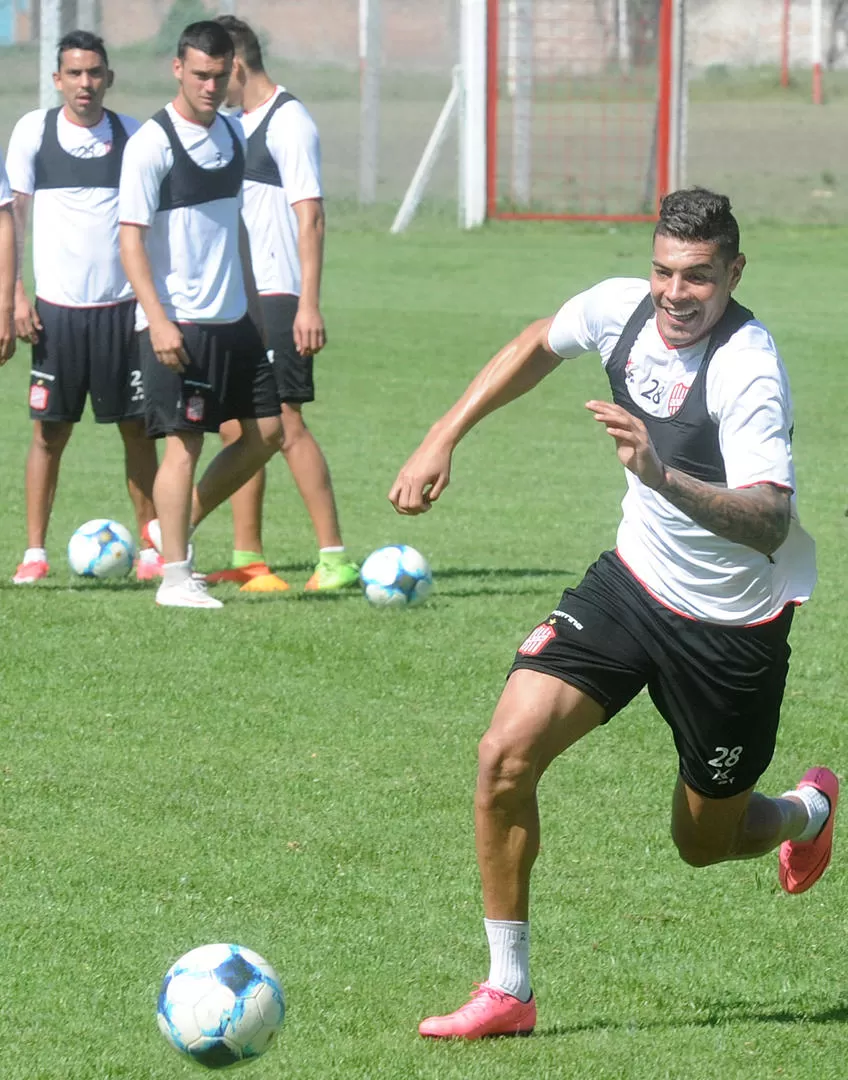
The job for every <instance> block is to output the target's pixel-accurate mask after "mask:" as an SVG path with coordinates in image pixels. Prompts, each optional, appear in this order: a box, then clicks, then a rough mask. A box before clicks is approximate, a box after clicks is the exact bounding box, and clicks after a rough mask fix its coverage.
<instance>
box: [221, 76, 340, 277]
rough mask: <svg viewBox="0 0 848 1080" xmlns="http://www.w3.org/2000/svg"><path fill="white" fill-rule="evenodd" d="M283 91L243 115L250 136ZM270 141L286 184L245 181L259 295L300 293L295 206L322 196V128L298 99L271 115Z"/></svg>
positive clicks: (247, 213) (245, 216) (272, 155)
mask: <svg viewBox="0 0 848 1080" xmlns="http://www.w3.org/2000/svg"><path fill="white" fill-rule="evenodd" d="M284 92H285V87H282V86H278V87H277V89H276V90H275V92H274V93H273V94H272V95H271V97H270V98H269V99H268V100H267V101H266V102H264V104H262V105H260V106H259V107H258V108H257V109H252V110H251V111H250V112H243V113H242V114H241V122H242V125H243V127H244V133H245V135H246V136H247V137H248V138H249V137H250V136H251V135H252V134H253V132H254V131H256V129H257V128H258V127H259V125H260V124H261V123H262V121H263V120H264V119H265V117H266V116H267V115H268V111H269V110H270V109H271V108H272V107H273V105H274V102H275V101H276V100H277V98H278V97H279V96H280V94H281V93H284ZM266 143H267V146H268V151H269V153H270V154H271V157H272V158H273V159H274V163H275V164H276V166H277V168H278V169H279V170H280V179H281V180H282V182H283V186H282V187H281V188H279V187H275V186H273V185H271V184H260V183H258V182H257V181H255V180H245V182H244V221H245V225H246V226H247V231H248V235H249V236H250V261H251V264H252V266H253V274H254V277H255V278H256V287H257V289H258V290H259V293H260V294H262V295H266V296H267V295H274V294H279V293H289V294H291V295H292V296H300V289H301V275H300V258H299V256H298V250H297V237H298V222H297V215H296V214H295V212H294V210H292V206H293V205H294V203H297V202H302V201H303V200H304V199H320V198H322V191H321V144H320V140H319V138H318V129H317V128H316V126H315V122H314V121H313V119H312V117H311V116H310V115H309V113H308V112H307V110H306V108H305V107H304V106H303V105H302V104H301V103H300V102H299V101H287V102H286V103H285V105H281V106H280V107H279V109H277V111H276V112H275V113H274V115H273V116H272V117H271V121H270V123H269V124H268V132H267V138H266Z"/></svg>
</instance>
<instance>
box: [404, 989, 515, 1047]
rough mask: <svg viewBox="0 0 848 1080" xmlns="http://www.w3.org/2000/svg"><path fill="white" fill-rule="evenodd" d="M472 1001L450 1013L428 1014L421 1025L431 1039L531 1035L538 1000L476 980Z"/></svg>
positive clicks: (424, 1032) (419, 1026) (425, 1034)
mask: <svg viewBox="0 0 848 1080" xmlns="http://www.w3.org/2000/svg"><path fill="white" fill-rule="evenodd" d="M475 986H476V987H477V989H476V990H474V991H472V994H471V1000H470V1001H467V1002H466V1003H465V1004H464V1005H462V1006H461V1007H460V1008H459V1009H457V1010H456V1012H452V1013H448V1015H447V1016H428V1017H427V1019H426V1020H422V1021H421V1023H420V1024H419V1025H418V1033H419V1035H423V1036H425V1038H430V1039H485V1038H489V1037H491V1036H495V1035H531V1034H532V1033H533V1028H534V1027H535V1026H536V999H535V998H534V997H531V998H530V1000H529V1001H519V1000H518V998H516V997H513V996H512V994H507V993H506V992H505V991H503V990H498V989H496V988H495V987H494V986H489V984H488V983H485V982H484V983H475Z"/></svg>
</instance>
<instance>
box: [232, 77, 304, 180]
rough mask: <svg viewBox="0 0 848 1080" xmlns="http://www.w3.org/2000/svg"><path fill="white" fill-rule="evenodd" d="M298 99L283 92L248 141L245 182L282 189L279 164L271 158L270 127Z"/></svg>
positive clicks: (285, 91)
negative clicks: (279, 110)
mask: <svg viewBox="0 0 848 1080" xmlns="http://www.w3.org/2000/svg"><path fill="white" fill-rule="evenodd" d="M297 100H298V99H297V98H296V97H295V96H294V94H290V93H289V92H288V91H287V90H283V92H282V93H281V94H280V96H279V97H278V98H277V100H276V101H275V102H274V104H273V105H272V106H271V108H270V109H269V110H268V112H267V113H266V114H265V116H264V118H263V120H262V123H261V124H259V126H258V127H257V128H256V131H254V132H253V133H252V134H251V135H249V136H248V139H247V162H246V164H245V169H244V178H245V180H253V181H255V182H256V183H257V184H270V185H271V186H272V187H282V186H283V179H282V177H281V176H280V170H279V169H278V168H277V163H276V161H274V159H273V158H272V157H271V151H270V150H269V149H268V125H269V124H270V123H271V117H272V116H273V115H274V113H275V112H276V111H277V109H279V108H281V107H282V106H283V105H285V104H287V103H288V102H289V101H297Z"/></svg>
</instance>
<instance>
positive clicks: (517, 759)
mask: <svg viewBox="0 0 848 1080" xmlns="http://www.w3.org/2000/svg"><path fill="white" fill-rule="evenodd" d="M477 768H478V772H477V792H478V800H480V801H482V802H484V803H487V802H492V803H494V802H497V801H499V800H502V799H505V798H510V797H521V796H524V795H528V794H532V792H533V789H534V787H535V774H536V770H535V768H534V764H533V759H532V755H531V754H529V753H528V752H527V749H526V748H525V747H523V746H521V745H519V744H518V743H516V742H515V740H513V739H512V738H510V737H508V736H505V735H503V734H500V733H496V732H494V731H492V730H491V729H490V730H489V731H487V732H486V734H485V735H484V736H483V738H482V739H481V740H480V744H479V746H478V749H477Z"/></svg>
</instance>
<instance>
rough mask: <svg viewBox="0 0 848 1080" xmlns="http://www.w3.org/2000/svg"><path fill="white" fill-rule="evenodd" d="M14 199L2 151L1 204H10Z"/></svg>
mask: <svg viewBox="0 0 848 1080" xmlns="http://www.w3.org/2000/svg"><path fill="white" fill-rule="evenodd" d="M11 201H12V186H11V184H10V183H9V177H8V176H7V175H6V166H5V165H4V163H3V154H2V152H0V206H8V205H9V203H11Z"/></svg>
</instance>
